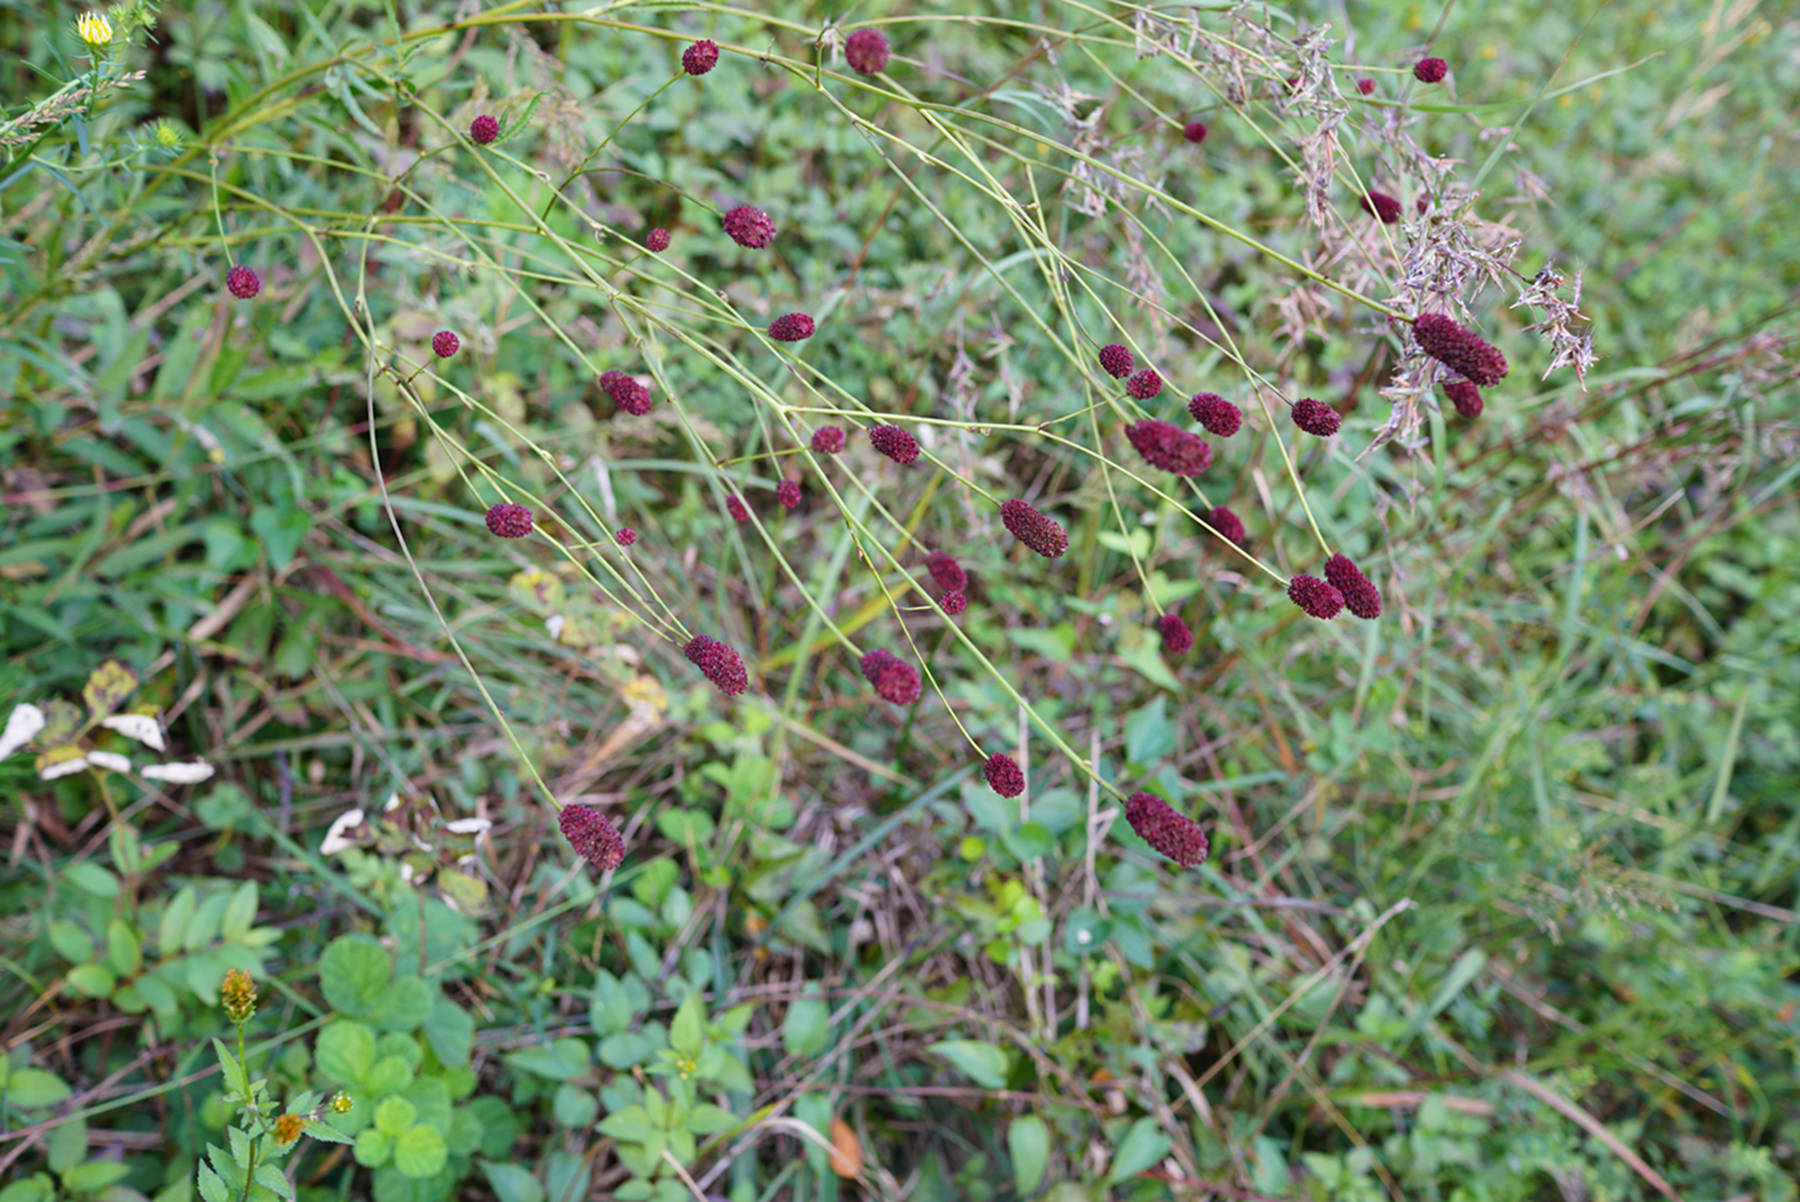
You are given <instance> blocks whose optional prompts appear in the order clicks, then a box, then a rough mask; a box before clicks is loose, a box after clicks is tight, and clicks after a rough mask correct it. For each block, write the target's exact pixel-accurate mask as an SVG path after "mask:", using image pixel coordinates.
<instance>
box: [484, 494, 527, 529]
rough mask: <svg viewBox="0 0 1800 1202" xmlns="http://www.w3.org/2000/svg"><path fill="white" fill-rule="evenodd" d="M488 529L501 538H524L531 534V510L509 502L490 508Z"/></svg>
mask: <svg viewBox="0 0 1800 1202" xmlns="http://www.w3.org/2000/svg"><path fill="white" fill-rule="evenodd" d="M487 528H488V529H489V530H490V531H492V532H493V533H495V534H497V535H499V536H500V537H501V538H524V537H525V536H526V535H527V534H530V533H531V510H529V509H527V508H525V507H524V506H523V505H514V504H512V503H511V502H508V501H502V502H500V504H498V505H493V506H489V508H488V511H487Z"/></svg>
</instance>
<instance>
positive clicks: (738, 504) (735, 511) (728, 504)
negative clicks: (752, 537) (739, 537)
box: [725, 493, 750, 522]
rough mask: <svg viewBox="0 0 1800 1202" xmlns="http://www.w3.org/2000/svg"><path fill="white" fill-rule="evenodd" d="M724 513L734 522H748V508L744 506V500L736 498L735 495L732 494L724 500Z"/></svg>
mask: <svg viewBox="0 0 1800 1202" xmlns="http://www.w3.org/2000/svg"><path fill="white" fill-rule="evenodd" d="M725 512H727V513H729V514H730V515H731V520H732V521H734V522H747V521H749V520H750V508H749V506H747V505H745V504H744V498H742V497H740V496H738V495H737V494H736V493H732V494H731V495H730V496H729V497H726V498H725Z"/></svg>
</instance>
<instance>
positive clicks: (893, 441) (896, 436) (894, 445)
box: [869, 426, 919, 467]
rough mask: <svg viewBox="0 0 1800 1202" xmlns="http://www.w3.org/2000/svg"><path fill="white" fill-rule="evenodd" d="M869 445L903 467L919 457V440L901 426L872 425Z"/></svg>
mask: <svg viewBox="0 0 1800 1202" xmlns="http://www.w3.org/2000/svg"><path fill="white" fill-rule="evenodd" d="M869 445H871V446H873V447H874V448H875V449H876V450H877V451H880V452H881V453H882V454H883V455H886V456H887V457H888V458H889V459H892V460H893V461H894V462H895V463H898V464H899V465H900V466H902V467H905V466H906V465H907V464H909V463H911V462H912V461H913V460H915V459H917V458H918V457H919V440H918V439H916V438H914V437H913V436H912V435H910V434H908V433H907V432H906V431H905V430H902V429H901V428H900V427H899V426H871V427H870V428H869Z"/></svg>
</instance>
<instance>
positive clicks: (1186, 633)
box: [1156, 613, 1194, 655]
mask: <svg viewBox="0 0 1800 1202" xmlns="http://www.w3.org/2000/svg"><path fill="white" fill-rule="evenodd" d="M1156 628H1157V630H1159V631H1161V632H1162V645H1163V651H1164V652H1165V653H1167V654H1169V655H1186V654H1187V653H1188V651H1189V650H1190V649H1191V648H1192V647H1193V645H1194V632H1193V631H1192V630H1189V629H1188V624H1187V623H1186V622H1183V621H1182V620H1181V615H1180V614H1174V613H1167V614H1164V615H1163V616H1162V617H1160V618H1158V619H1157V620H1156Z"/></svg>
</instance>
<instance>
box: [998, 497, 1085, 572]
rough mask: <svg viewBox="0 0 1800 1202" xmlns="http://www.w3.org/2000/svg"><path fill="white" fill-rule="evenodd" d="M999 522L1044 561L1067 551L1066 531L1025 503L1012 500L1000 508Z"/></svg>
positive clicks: (1067, 536) (1067, 538)
mask: <svg viewBox="0 0 1800 1202" xmlns="http://www.w3.org/2000/svg"><path fill="white" fill-rule="evenodd" d="M1000 521H1001V522H1002V523H1004V524H1005V526H1006V529H1007V532H1008V533H1010V534H1011V535H1012V536H1013V537H1014V538H1016V539H1018V540H1019V541H1020V542H1022V543H1024V544H1025V545H1026V546H1027V547H1030V548H1031V549H1032V550H1033V551H1036V552H1037V553H1038V554H1039V555H1042V556H1043V557H1044V558H1045V559H1055V558H1057V557H1058V556H1059V555H1061V554H1062V553H1063V552H1065V551H1067V550H1068V549H1069V534H1068V531H1066V530H1064V529H1063V528H1062V527H1061V526H1059V525H1057V524H1056V522H1055V521H1054V520H1052V519H1050V518H1048V517H1045V516H1044V515H1043V514H1041V513H1039V512H1038V511H1037V510H1036V509H1033V508H1032V507H1031V505H1030V504H1029V503H1027V502H1025V501H1020V500H1012V501H1008V502H1006V504H1004V505H1002V506H1000Z"/></svg>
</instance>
